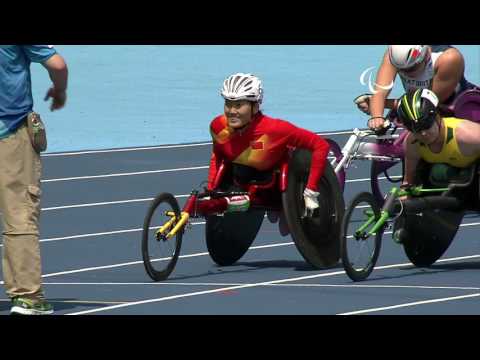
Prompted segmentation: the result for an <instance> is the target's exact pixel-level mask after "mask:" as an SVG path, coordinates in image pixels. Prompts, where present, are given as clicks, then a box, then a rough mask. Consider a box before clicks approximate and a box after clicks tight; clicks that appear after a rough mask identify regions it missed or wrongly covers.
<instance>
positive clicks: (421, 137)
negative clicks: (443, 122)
mask: <svg viewBox="0 0 480 360" xmlns="http://www.w3.org/2000/svg"><path fill="white" fill-rule="evenodd" d="M439 132H440V126H439V123H438V118H437V121H435V122H434V123H433V125H432V126H431V127H430V128H429V129H426V130H421V131H418V132H415V133H414V134H413V135H414V136H415V139H417V140H418V141H420V142H421V143H422V144H425V145H430V144H432V143H433V142H434V141H435V140H437V139H438V135H439Z"/></svg>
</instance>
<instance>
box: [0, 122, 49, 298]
mask: <svg viewBox="0 0 480 360" xmlns="http://www.w3.org/2000/svg"><path fill="white" fill-rule="evenodd" d="M41 171H42V166H41V162H40V155H39V154H38V153H36V152H35V150H33V147H32V145H31V142H30V138H29V136H28V132H27V128H26V126H22V127H20V128H19V129H18V131H17V132H16V133H14V134H12V135H11V136H9V137H7V138H4V139H0V212H1V213H2V216H1V218H2V226H3V251H2V253H3V263H2V265H3V266H2V268H3V279H4V284H5V290H6V292H7V295H8V296H9V297H10V298H12V297H15V296H23V297H27V298H31V299H34V300H36V299H41V298H43V291H42V282H41V274H42V272H41V259H40V244H39V230H38V225H39V218H40V195H41V190H40V178H41Z"/></svg>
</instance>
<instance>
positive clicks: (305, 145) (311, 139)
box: [208, 111, 329, 191]
mask: <svg viewBox="0 0 480 360" xmlns="http://www.w3.org/2000/svg"><path fill="white" fill-rule="evenodd" d="M210 132H211V135H212V138H213V153H212V158H211V162H210V171H209V174H208V187H209V189H211V187H212V186H213V182H214V180H215V177H216V174H217V170H218V167H219V165H220V163H221V161H222V160H225V161H227V162H233V163H236V164H241V165H247V166H250V167H252V168H255V169H257V170H259V171H266V170H271V169H274V168H275V166H276V165H278V164H279V163H280V161H281V160H282V159H284V158H285V156H286V155H287V152H288V150H289V148H302V149H308V150H311V152H312V162H311V167H310V175H309V178H308V183H307V188H308V189H311V190H313V191H317V190H318V189H317V184H318V182H319V180H320V178H321V177H322V175H323V172H324V169H325V162H326V159H327V155H328V150H329V145H328V142H327V141H325V140H324V139H323V138H322V137H320V136H318V135H316V134H314V133H312V132H310V131H307V130H304V129H301V128H298V127H296V126H294V125H293V124H291V123H289V122H287V121H284V120H280V119H273V118H271V117H268V116H266V115H263V114H262V113H261V112H260V111H259V112H257V113H256V114H255V115H254V116H253V118H252V120H251V121H250V122H249V123H248V124H247V125H246V126H245V127H244V128H241V129H240V130H239V129H235V128H232V127H230V126H229V123H228V120H227V117H226V116H225V115H220V116H217V117H216V118H215V119H214V120H213V121H212V123H211V125H210Z"/></svg>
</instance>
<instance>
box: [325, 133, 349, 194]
mask: <svg viewBox="0 0 480 360" xmlns="http://www.w3.org/2000/svg"><path fill="white" fill-rule="evenodd" d="M325 140H327V142H328V144H329V145H330V152H329V154H328V156H332V157H334V158H335V159H334V160H333V161H331V162H330V164H331V165H332V167H333V168H334V169H333V170H335V166H336V164H338V163H339V162H340V160H342V157H343V154H342V149H341V148H340V146H339V145H338V144H337V143H336V142H335V141H333V140H331V139H325ZM336 176H337V180H338V183H339V184H340V189H341V190H342V192H343V191H344V189H345V179H346V174H345V168H341V169H340V170H339V171H338V173H337V174H336Z"/></svg>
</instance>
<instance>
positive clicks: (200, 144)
mask: <svg viewBox="0 0 480 360" xmlns="http://www.w3.org/2000/svg"><path fill="white" fill-rule="evenodd" d="M207 145H212V143H211V142H205V143H198V144H183V145H182V144H179V145H161V146H149V147H138V148H121V149H107V150H87V151H76V152H63V153H52V154H42V157H58V156H75V155H88V154H105V153H116V152H131V151H144V150H161V149H180V148H188V147H196V146H207Z"/></svg>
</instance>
